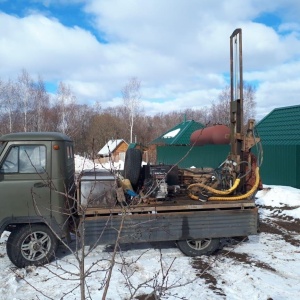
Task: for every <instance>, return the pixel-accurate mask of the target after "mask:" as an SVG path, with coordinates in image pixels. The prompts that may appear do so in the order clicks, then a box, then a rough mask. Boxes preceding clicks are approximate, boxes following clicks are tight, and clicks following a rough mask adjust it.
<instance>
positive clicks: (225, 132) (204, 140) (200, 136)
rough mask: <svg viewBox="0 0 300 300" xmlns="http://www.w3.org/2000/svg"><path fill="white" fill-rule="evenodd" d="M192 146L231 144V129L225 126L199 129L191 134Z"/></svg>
mask: <svg viewBox="0 0 300 300" xmlns="http://www.w3.org/2000/svg"><path fill="white" fill-rule="evenodd" d="M190 143H191V145H195V146H203V145H208V144H214V145H224V144H229V143H230V129H229V127H227V126H225V125H213V126H210V127H206V128H203V129H198V130H196V131H194V132H193V133H192V134H191V137H190Z"/></svg>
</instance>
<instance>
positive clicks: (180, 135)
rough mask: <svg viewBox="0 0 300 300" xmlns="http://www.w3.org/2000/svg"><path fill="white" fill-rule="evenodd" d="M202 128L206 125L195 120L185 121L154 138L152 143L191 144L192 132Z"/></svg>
mask: <svg viewBox="0 0 300 300" xmlns="http://www.w3.org/2000/svg"><path fill="white" fill-rule="evenodd" d="M201 128H204V125H203V124H201V123H198V122H195V121H194V120H188V121H184V122H182V123H180V124H178V125H176V126H175V127H173V128H172V129H170V130H168V131H167V132H165V133H164V134H162V135H161V136H160V137H158V138H156V139H155V140H153V141H152V142H151V143H150V144H156V145H189V144H190V137H191V134H192V133H193V132H194V131H196V130H198V129H201Z"/></svg>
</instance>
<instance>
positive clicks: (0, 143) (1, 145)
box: [0, 142, 6, 154]
mask: <svg viewBox="0 0 300 300" xmlns="http://www.w3.org/2000/svg"><path fill="white" fill-rule="evenodd" d="M5 144H6V142H0V154H1V152H2V150H3V149H4V146H5Z"/></svg>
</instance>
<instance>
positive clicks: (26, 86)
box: [18, 69, 33, 132]
mask: <svg viewBox="0 0 300 300" xmlns="http://www.w3.org/2000/svg"><path fill="white" fill-rule="evenodd" d="M18 80H19V82H18V83H19V85H18V93H19V99H20V104H22V106H21V110H22V115H23V130H24V132H27V129H28V121H29V118H28V116H29V113H30V111H31V110H32V101H31V97H32V94H33V90H32V86H33V80H32V79H31V77H30V76H29V74H28V72H27V71H26V70H25V69H23V70H22V72H21V75H20V76H19V78H18Z"/></svg>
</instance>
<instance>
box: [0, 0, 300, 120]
mask: <svg viewBox="0 0 300 300" xmlns="http://www.w3.org/2000/svg"><path fill="white" fill-rule="evenodd" d="M299 15H300V2H299V1H298V0H276V1H272V0H266V1H261V0H244V1H240V0H226V1H220V0H189V1H186V0H151V1H150V0H85V1H84V0H74V1H72V0H44V1H38V0H27V1H24V0H13V1H11V0H0V79H2V80H7V79H8V78H11V79H15V78H17V76H18V75H19V74H20V72H21V70H22V69H26V70H27V71H28V73H29V74H30V75H31V76H32V77H33V78H37V77H38V76H39V75H40V76H41V77H42V78H43V80H44V81H45V82H46V86H47V89H48V91H49V92H55V89H56V87H57V85H58V83H59V82H60V81H63V82H65V83H67V84H68V85H69V86H70V88H71V90H72V91H73V93H74V94H75V96H76V98H77V100H78V102H79V103H81V104H89V105H93V104H94V103H100V105H101V107H102V108H105V107H113V106H116V105H120V104H122V103H123V102H122V96H121V90H122V88H123V87H124V86H125V85H126V84H127V83H128V81H129V80H130V78H132V77H137V78H138V79H139V80H140V81H141V94H142V105H143V108H144V111H145V113H146V114H148V115H153V114H156V113H168V112H170V111H173V110H185V109H200V108H204V107H209V106H210V105H211V104H212V102H213V101H216V100H217V98H218V95H219V94H220V92H221V91H222V89H224V88H225V87H226V85H228V74H229V68H230V66H229V61H230V59H229V56H230V54H229V49H230V48H229V46H230V35H231V34H232V32H233V31H234V30H235V29H236V28H242V35H243V65H244V80H245V81H246V82H248V83H251V84H253V85H255V86H256V88H257V92H256V101H257V109H256V111H257V113H256V116H255V117H256V119H257V120H260V119H261V118H263V117H264V116H265V115H266V114H268V113H269V112H271V111H272V110H273V109H274V108H277V107H284V106H291V105H297V104H299V94H300V19H299Z"/></svg>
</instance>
